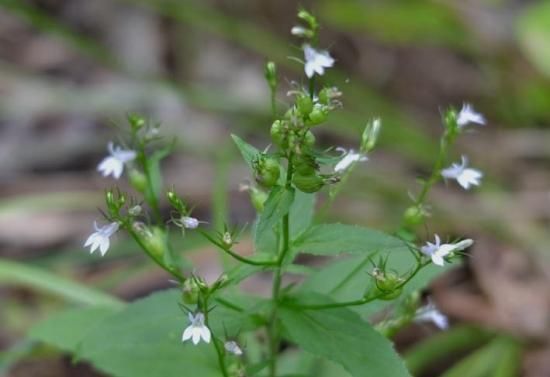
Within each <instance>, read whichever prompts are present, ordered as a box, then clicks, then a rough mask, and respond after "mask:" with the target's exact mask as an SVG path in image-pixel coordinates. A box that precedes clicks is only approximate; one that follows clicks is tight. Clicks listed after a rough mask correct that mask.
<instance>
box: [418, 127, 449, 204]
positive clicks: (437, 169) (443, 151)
mask: <svg viewBox="0 0 550 377" xmlns="http://www.w3.org/2000/svg"><path fill="white" fill-rule="evenodd" d="M455 137H456V133H454V132H449V131H448V130H447V131H445V133H444V134H443V137H442V138H441V141H440V142H439V155H438V157H437V160H436V162H435V164H434V167H433V170H432V174H431V175H430V177H429V178H428V179H427V180H426V181H425V182H424V186H422V191H420V194H419V195H418V197H417V198H416V200H415V202H414V204H415V205H416V206H420V205H421V204H422V203H424V200H426V196H427V195H428V193H429V192H430V189H431V188H432V186H433V185H434V184H435V183H436V182H437V181H439V179H441V170H442V169H443V164H444V163H445V160H446V157H447V149H448V148H449V146H450V145H451V144H452V143H453V142H454V139H455Z"/></svg>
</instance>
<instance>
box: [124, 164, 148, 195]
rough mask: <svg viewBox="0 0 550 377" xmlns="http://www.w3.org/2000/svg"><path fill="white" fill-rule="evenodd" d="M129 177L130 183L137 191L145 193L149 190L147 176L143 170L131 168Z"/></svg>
mask: <svg viewBox="0 0 550 377" xmlns="http://www.w3.org/2000/svg"><path fill="white" fill-rule="evenodd" d="M128 177H129V179H130V184H131V185H132V187H133V188H134V189H135V190H136V191H137V192H141V193H144V192H145V190H147V178H146V177H145V175H144V174H143V173H142V172H140V171H139V170H137V169H131V170H130V172H129V174H128Z"/></svg>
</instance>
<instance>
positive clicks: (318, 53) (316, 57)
mask: <svg viewBox="0 0 550 377" xmlns="http://www.w3.org/2000/svg"><path fill="white" fill-rule="evenodd" d="M304 57H305V59H306V63H305V67H304V68H305V71H306V76H307V77H309V78H312V77H313V75H314V74H315V73H317V74H318V75H323V74H324V73H325V68H330V67H332V65H333V64H334V59H333V58H332V57H331V56H330V55H329V53H328V51H325V50H316V49H314V48H313V47H311V46H310V45H309V44H305V45H304Z"/></svg>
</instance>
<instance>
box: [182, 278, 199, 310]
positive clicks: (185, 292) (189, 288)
mask: <svg viewBox="0 0 550 377" xmlns="http://www.w3.org/2000/svg"><path fill="white" fill-rule="evenodd" d="M199 292H200V289H199V286H198V284H197V282H196V281H195V279H194V278H189V279H187V280H185V281H184V282H183V285H182V291H181V300H182V301H183V302H184V303H185V304H187V305H194V304H196V303H197V302H198V300H199Z"/></svg>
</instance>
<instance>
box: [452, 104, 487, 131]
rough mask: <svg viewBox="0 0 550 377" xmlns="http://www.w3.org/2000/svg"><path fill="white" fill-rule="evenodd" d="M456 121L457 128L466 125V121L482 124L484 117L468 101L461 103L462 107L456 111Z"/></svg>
mask: <svg viewBox="0 0 550 377" xmlns="http://www.w3.org/2000/svg"><path fill="white" fill-rule="evenodd" d="M456 123H457V124H458V127H459V128H462V127H464V126H466V125H467V124H468V123H477V124H479V125H484V124H485V117H484V116H483V115H482V114H480V113H477V112H476V111H475V110H474V108H473V107H472V105H470V104H469V103H465V104H463V105H462V109H461V110H460V112H459V113H458V118H457V119H456Z"/></svg>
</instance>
